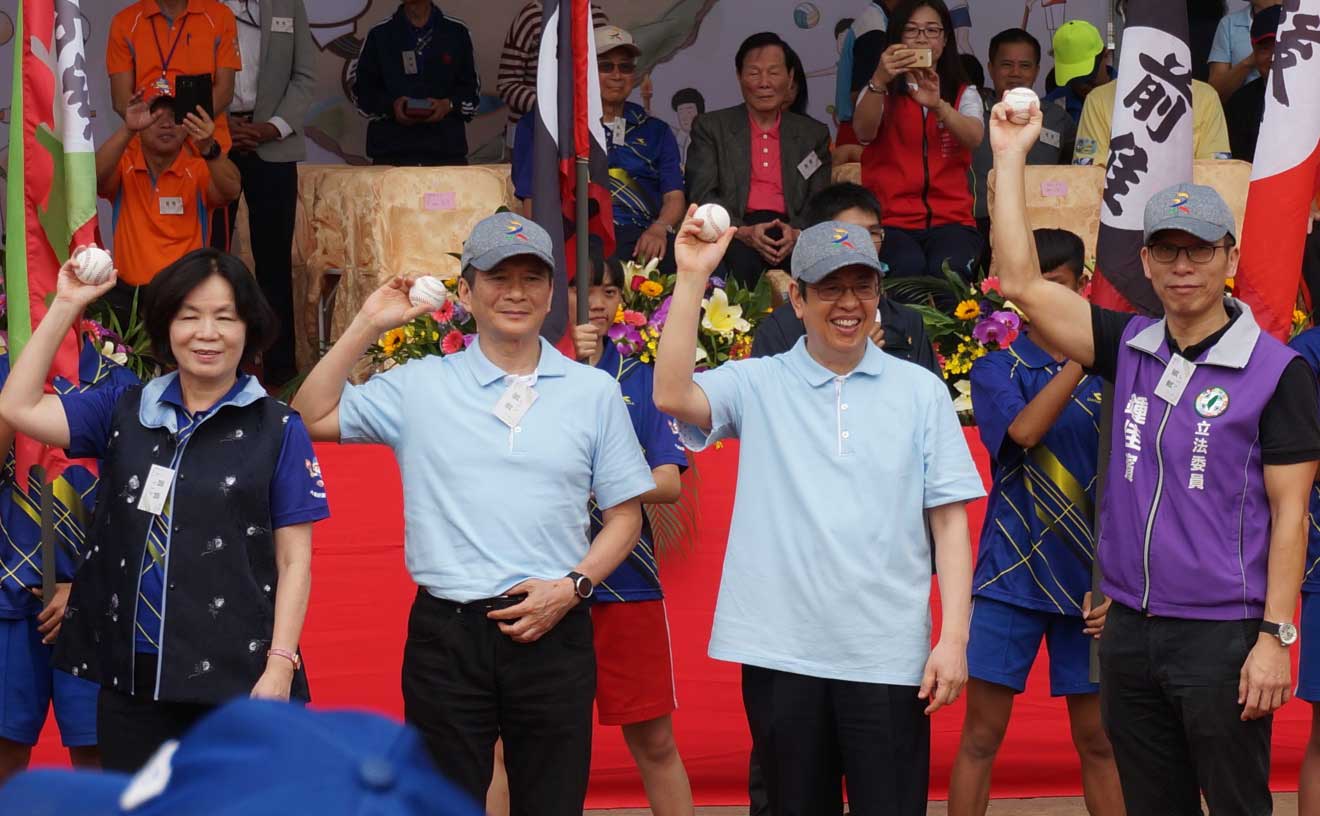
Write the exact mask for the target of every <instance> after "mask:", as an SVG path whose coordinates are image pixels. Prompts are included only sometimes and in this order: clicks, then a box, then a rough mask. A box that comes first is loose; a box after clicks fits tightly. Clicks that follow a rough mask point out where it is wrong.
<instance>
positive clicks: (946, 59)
mask: <svg viewBox="0 0 1320 816" xmlns="http://www.w3.org/2000/svg"><path fill="white" fill-rule="evenodd" d="M890 22H891V25H890V27H889V45H888V47H887V48H885V50H884V52H883V53H882V54H881V55H880V60H879V63H878V64H877V65H876V66H875V69H874V71H873V73H872V74H871V79H870V81H868V82H867V84H866V87H865V88H864V89H863V90H862V92H861V95H860V96H859V97H858V98H857V107H856V110H855V111H854V113H853V129H854V130H855V131H856V132H857V138H858V140H859V141H860V142H861V143H862V144H863V145H865V146H866V147H865V150H864V151H863V153H862V184H863V186H865V187H866V188H867V189H869V190H870V191H871V192H873V193H875V194H876V196H877V197H878V198H879V199H880V204H881V206H882V208H883V210H884V221H883V222H882V223H883V224H884V227H885V239H886V240H885V245H884V247H883V248H882V249H881V252H880V260H881V261H883V262H884V263H885V264H887V265H888V267H889V275H891V276H894V277H904V276H910V275H931V276H936V277H941V278H942V277H943V275H944V273H943V268H944V265H945V264H946V263H947V264H948V265H949V267H950V268H951V269H953V270H954V271H956V272H958V273H959V274H961V275H963V276H964V277H966V278H968V279H970V278H971V277H972V273H973V270H972V265H973V263H974V262H975V261H976V259H977V258H978V257H979V256H980V254H981V250H982V248H983V243H984V242H983V241H982V239H981V235H980V233H979V232H977V230H976V219H975V218H973V216H972V191H971V188H970V187H969V186H968V183H967V179H968V171H969V170H970V169H971V166H972V151H973V150H974V149H975V148H976V146H977V145H979V144H980V143H981V139H982V138H983V137H984V135H985V121H984V118H983V117H984V107H985V106H984V103H983V102H982V101H981V95H980V94H979V93H978V92H977V89H976V88H973V87H971V86H970V85H968V83H967V80H966V78H965V76H964V72H963V68H962V63H961V62H960V61H959V59H958V46H957V44H956V43H955V42H953V40H952V39H951V32H952V31H953V20H952V18H951V17H950V15H949V9H948V7H947V6H946V5H945V4H944V3H943V2H941V0H908V2H905V3H903V4H902V5H900V6H899V7H898V8H896V9H895V10H894V14H893V17H892V19H891V21H890Z"/></svg>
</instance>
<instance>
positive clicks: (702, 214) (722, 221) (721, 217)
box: [692, 204, 729, 244]
mask: <svg viewBox="0 0 1320 816" xmlns="http://www.w3.org/2000/svg"><path fill="white" fill-rule="evenodd" d="M692 217H693V218H699V219H701V234H700V235H699V236H698V237H699V238H701V240H703V241H705V242H707V243H710V244H713V243H715V242H716V241H718V240H720V236H722V235H723V234H724V233H725V231H726V230H728V229H729V211H728V210H726V209H724V208H723V207H721V206H720V205H719V204H702V205H701V206H700V207H697V211H696V212H695V213H693V214H692Z"/></svg>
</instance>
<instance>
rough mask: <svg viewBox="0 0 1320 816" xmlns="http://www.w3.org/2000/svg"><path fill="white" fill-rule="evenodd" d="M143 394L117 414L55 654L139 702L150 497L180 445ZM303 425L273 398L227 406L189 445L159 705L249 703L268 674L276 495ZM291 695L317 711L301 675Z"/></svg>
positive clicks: (168, 566) (64, 665)
mask: <svg viewBox="0 0 1320 816" xmlns="http://www.w3.org/2000/svg"><path fill="white" fill-rule="evenodd" d="M142 394H143V389H142V388H141V387H139V388H133V389H130V390H129V391H126V392H125V393H124V395H123V396H122V397H121V398H120V400H119V402H118V404H117V405H116V406H115V411H114V420H113V423H112V426H111V431H110V435H111V439H110V444H109V448H108V450H107V453H106V457H105V460H104V463H103V465H102V469H101V490H100V491H99V495H98V496H97V501H96V513H95V518H94V521H93V523H92V527H91V529H89V530H88V535H87V549H86V556H85V560H84V561H83V563H82V565H81V566H79V568H78V571H77V573H76V574H75V576H74V581H73V589H72V591H71V594H70V597H69V605H68V609H67V611H66V612H65V620H64V624H63V627H62V629H61V631H60V636H59V639H58V641H57V643H56V649H55V665H56V666H57V667H58V668H61V669H63V670H65V671H67V672H70V673H72V674H75V675H78V676H81V677H86V678H88V679H90V680H92V681H94V682H98V683H100V684H101V686H102V687H104V688H109V689H116V690H119V691H123V692H127V693H131V692H132V686H133V661H134V659H135V658H134V637H133V635H134V620H133V619H134V614H135V611H136V609H137V593H138V580H139V578H138V576H139V574H140V573H141V569H142V563H143V555H144V551H145V548H146V541H147V529H148V526H149V525H150V523H151V520H152V518H153V516H152V515H151V514H149V513H146V512H144V511H142V510H139V509H138V507H137V504H138V498H139V496H140V494H141V489H142V487H143V486H144V485H145V483H146V481H147V473H148V471H150V469H151V466H152V465H153V464H158V465H160V466H162V467H169V465H170V462H171V460H172V459H173V457H174V453H175V449H176V447H177V445H178V441H177V438H176V437H175V435H174V434H173V433H171V431H170V429H169V428H168V427H159V428H152V427H146V426H144V424H143V423H142V421H141V420H140V419H139V408H140V404H141V402H142ZM168 410H173V409H172V408H168ZM290 414H292V409H290V408H289V407H288V406H286V405H284V404H283V403H281V402H279V401H278V400H275V399H271V398H269V397H260V398H257V399H256V400H255V401H251V402H249V403H248V404H227V405H223V406H221V407H219V408H218V409H216V411H215V412H214V413H212V414H211V415H210V416H208V417H206V418H205V419H203V420H202V421H201V424H200V425H199V426H198V427H197V429H196V430H195V431H194V432H193V434H192V436H191V437H190V438H189V439H188V440H187V441H186V443H185V444H184V451H183V454H182V457H181V459H180V461H179V468H178V473H177V475H176V477H175V480H174V496H173V506H172V509H173V512H172V514H171V529H170V541H169V551H168V554H167V556H166V560H165V589H164V596H165V597H164V599H163V603H162V609H161V612H162V616H163V621H162V624H161V641H160V646H161V653H160V668H159V673H158V676H157V682H156V689H155V691H156V694H155V697H156V699H158V700H165V701H172V702H189V703H208V704H219V703H223V702H225V701H226V700H228V699H230V698H233V697H246V696H247V695H248V693H249V692H250V691H251V690H252V686H253V685H254V684H255V683H256V681H257V679H258V678H259V677H260V676H261V674H262V672H263V671H264V670H265V667H266V650H267V649H268V648H270V639H271V633H272V631H273V628H274V623H275V589H276V577H277V576H276V568H275V536H274V532H273V530H272V529H271V517H270V486H271V479H272V478H273V476H274V473H275V466H276V464H277V462H278V460H279V456H280V450H281V448H282V443H283V438H284V423H286V422H287V421H288V417H289V416H290ZM291 696H292V697H293V698H295V699H299V700H307V699H308V696H309V695H308V689H307V676H306V673H305V672H304V671H303V670H301V669H300V670H299V671H298V672H297V674H296V675H295V676H294V680H293V686H292V692H291Z"/></svg>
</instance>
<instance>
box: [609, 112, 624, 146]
mask: <svg viewBox="0 0 1320 816" xmlns="http://www.w3.org/2000/svg"><path fill="white" fill-rule="evenodd" d="M609 126H610V138H611V139H613V140H614V144H616V145H619V146H622V145H623V144H624V143H625V141H626V140H627V138H628V123H627V122H625V121H624V120H623V117H622V116H620V117H619V118H618V119H615V120H614V121H613V122H610V123H609Z"/></svg>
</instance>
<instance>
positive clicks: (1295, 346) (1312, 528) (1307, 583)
mask: <svg viewBox="0 0 1320 816" xmlns="http://www.w3.org/2000/svg"><path fill="white" fill-rule="evenodd" d="M1288 345H1289V347H1291V348H1292V350H1293V351H1295V352H1297V353H1298V354H1300V355H1302V357H1304V358H1306V362H1308V363H1310V364H1311V369H1312V370H1313V371H1315V372H1317V374H1318V375H1320V328H1316V329H1307V330H1306V331H1304V332H1302V333H1301V334H1299V335H1297V336H1296V337H1294V338H1293V341H1292V342H1291V343H1289V344H1288ZM1306 531H1307V545H1306V569H1305V571H1304V573H1303V577H1302V591H1303V592H1320V484H1313V485H1311V511H1310V513H1308V515H1307V519H1306Z"/></svg>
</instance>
